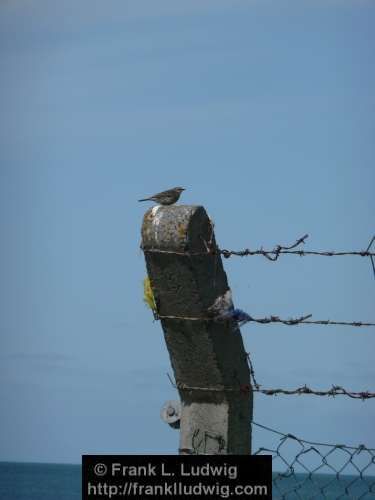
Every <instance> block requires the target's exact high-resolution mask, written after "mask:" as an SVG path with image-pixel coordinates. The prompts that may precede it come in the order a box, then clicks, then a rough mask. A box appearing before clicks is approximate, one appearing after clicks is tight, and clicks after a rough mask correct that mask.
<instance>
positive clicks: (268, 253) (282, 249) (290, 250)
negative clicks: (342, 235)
mask: <svg viewBox="0 0 375 500" xmlns="http://www.w3.org/2000/svg"><path fill="white" fill-rule="evenodd" d="M308 236H309V235H308V234H305V235H304V236H302V238H299V239H298V240H297V241H296V242H295V243H293V244H292V245H290V246H283V245H276V246H275V248H273V249H272V250H264V249H263V248H262V247H261V248H260V249H257V250H250V249H249V248H245V249H244V250H226V249H219V250H218V251H219V253H221V255H222V256H223V257H225V258H226V259H228V258H229V257H231V256H232V255H235V256H238V257H247V256H250V255H262V256H263V257H265V258H266V259H268V260H271V261H273V262H274V261H276V260H277V259H278V258H279V257H280V255H281V254H294V255H299V256H300V257H305V256H306V255H321V256H324V257H337V256H345V255H357V256H360V257H370V259H371V262H372V265H373V269H374V274H375V264H374V260H373V257H374V256H375V253H374V252H370V248H371V245H372V244H373V242H374V241H375V236H374V237H373V238H372V240H371V242H370V244H369V246H368V247H367V249H366V250H359V251H345V252H335V251H316V250H314V251H313V250H301V249H299V250H294V249H295V248H296V247H298V246H299V245H301V244H304V243H305V241H306V239H307V238H308Z"/></svg>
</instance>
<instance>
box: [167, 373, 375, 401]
mask: <svg viewBox="0 0 375 500" xmlns="http://www.w3.org/2000/svg"><path fill="white" fill-rule="evenodd" d="M167 377H168V379H169V381H170V383H171V384H172V386H173V387H174V388H175V389H178V390H181V391H201V392H240V393H242V394H248V393H250V392H251V391H252V392H259V393H261V394H265V395H266V396H276V395H278V394H283V395H287V396H291V395H299V396H300V395H304V394H309V395H314V396H332V397H334V396H347V397H349V398H352V399H361V400H362V401H364V400H365V399H372V398H375V392H369V391H361V392H352V391H347V390H346V389H344V388H343V387H341V386H338V385H333V386H332V388H331V389H329V390H328V391H318V390H314V389H310V387H307V386H306V385H304V386H302V387H298V388H297V389H291V390H288V389H262V388H261V387H262V386H261V385H259V384H254V385H251V384H239V385H238V386H232V387H227V386H224V385H215V386H209V387H208V386H207V387H205V386H192V385H188V384H185V383H183V382H175V381H173V379H172V378H171V376H170V375H169V373H167Z"/></svg>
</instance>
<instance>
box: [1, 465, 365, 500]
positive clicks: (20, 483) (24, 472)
mask: <svg viewBox="0 0 375 500" xmlns="http://www.w3.org/2000/svg"><path fill="white" fill-rule="evenodd" d="M273 479H274V484H273V495H272V498H275V499H281V498H285V499H287V500H294V499H303V500H308V499H310V498H311V499H312V498H314V500H319V499H328V500H333V499H335V498H338V497H340V499H342V500H344V499H345V500H347V499H351V500H353V499H354V500H357V499H358V498H363V499H364V500H375V477H372V476H369V477H367V478H363V479H361V478H360V477H359V476H341V477H340V480H337V479H336V478H335V476H333V475H329V474H313V475H312V477H311V478H309V476H308V475H306V474H295V475H293V476H292V477H289V478H283V477H279V476H278V475H277V474H273ZM345 489H347V492H345ZM340 495H341V496H340ZM362 495H363V496H362ZM0 500H81V466H80V465H60V464H59V465H57V464H30V463H25V464H23V463H15V462H0Z"/></svg>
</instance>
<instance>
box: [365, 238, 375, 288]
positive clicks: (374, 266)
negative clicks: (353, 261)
mask: <svg viewBox="0 0 375 500" xmlns="http://www.w3.org/2000/svg"><path fill="white" fill-rule="evenodd" d="M374 241H375V236H373V237H372V240H371V241H370V243H369V246H368V247H367V248H366V252H369V251H370V248H371V247H372V244H373V243H374ZM369 255H370V259H371V265H372V270H373V271H374V278H375V262H374V254H373V253H369Z"/></svg>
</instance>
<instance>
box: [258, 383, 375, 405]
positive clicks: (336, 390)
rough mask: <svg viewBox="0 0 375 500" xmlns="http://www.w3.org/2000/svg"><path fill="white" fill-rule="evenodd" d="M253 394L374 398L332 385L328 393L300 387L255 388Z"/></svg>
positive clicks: (363, 392)
mask: <svg viewBox="0 0 375 500" xmlns="http://www.w3.org/2000/svg"><path fill="white" fill-rule="evenodd" d="M253 391H254V392H260V393H262V394H265V395H266V396H277V395H278V394H284V395H286V396H290V395H302V394H312V395H314V396H332V397H334V396H347V397H349V398H352V399H361V400H362V401H364V400H365V399H372V398H375V392H369V391H361V392H352V391H347V390H346V389H344V387H341V386H339V385H333V386H332V388H331V389H329V390H328V391H317V390H314V389H311V388H310V387H307V385H303V386H302V387H297V388H296V389H292V390H287V389H261V388H260V387H256V388H255V389H253Z"/></svg>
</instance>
